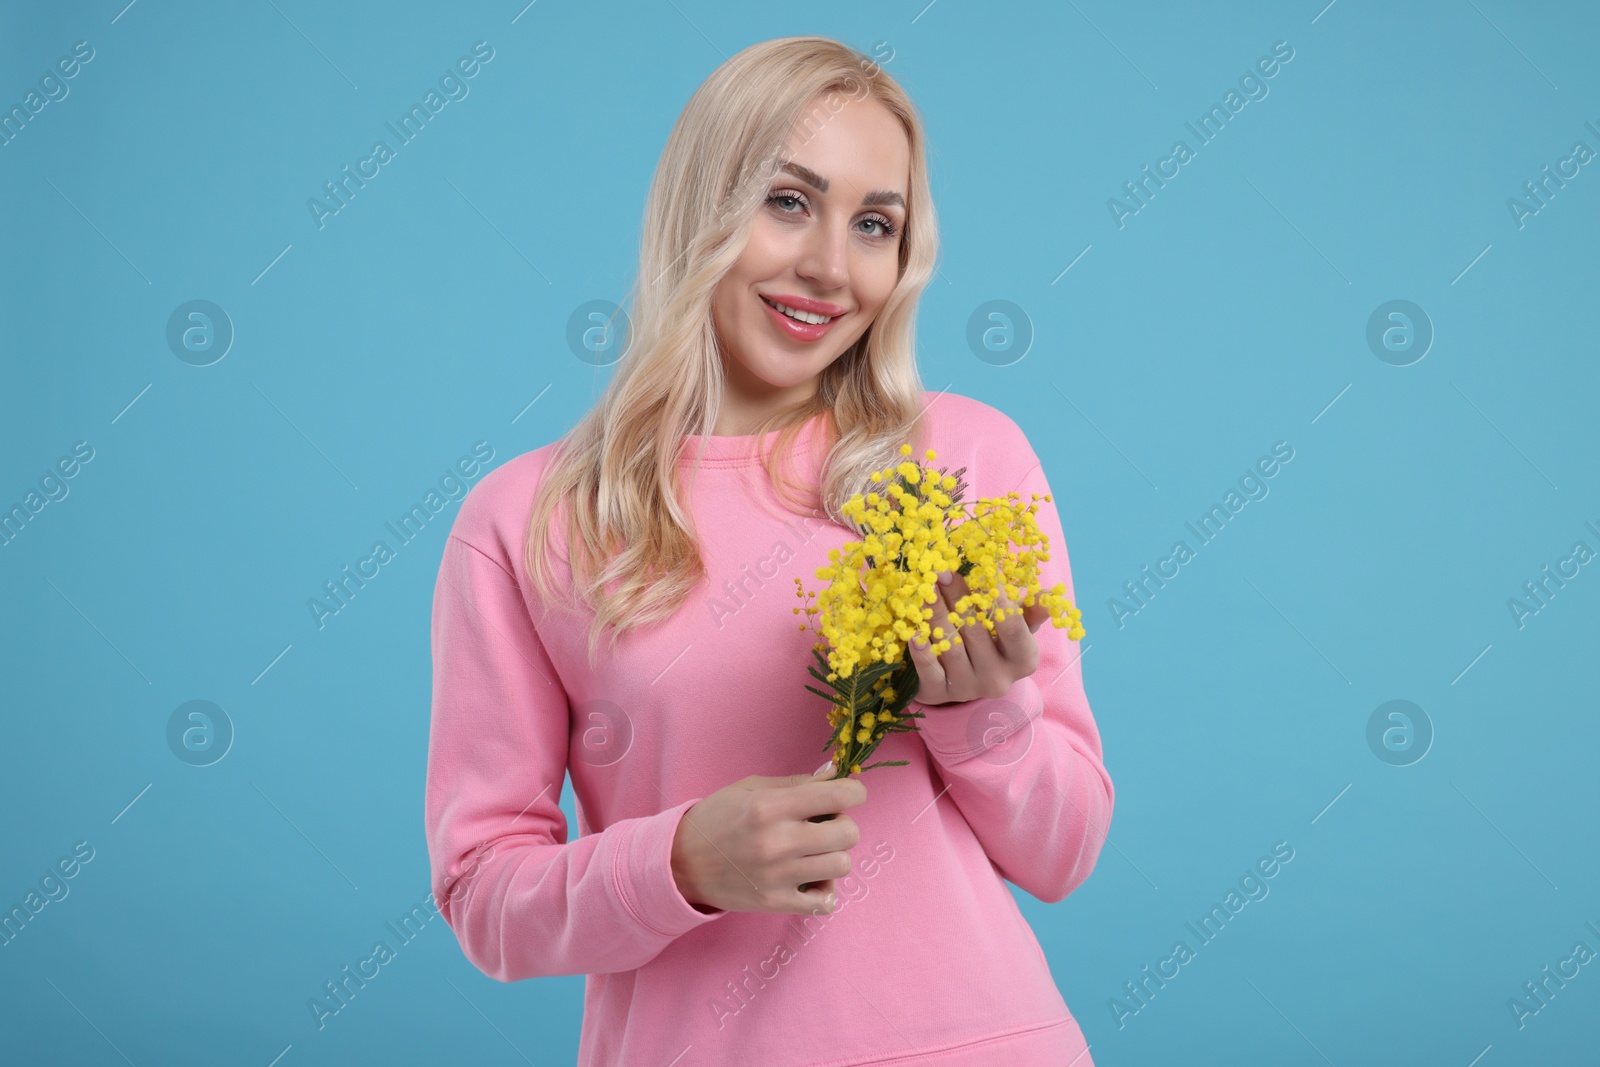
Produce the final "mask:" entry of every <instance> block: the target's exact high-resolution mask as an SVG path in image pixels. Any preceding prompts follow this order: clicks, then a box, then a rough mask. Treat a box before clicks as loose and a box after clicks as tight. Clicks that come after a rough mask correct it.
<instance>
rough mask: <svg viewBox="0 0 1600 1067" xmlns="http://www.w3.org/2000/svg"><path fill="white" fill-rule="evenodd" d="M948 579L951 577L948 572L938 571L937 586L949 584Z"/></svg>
mask: <svg viewBox="0 0 1600 1067" xmlns="http://www.w3.org/2000/svg"><path fill="white" fill-rule="evenodd" d="M950 577H951V575H950V572H949V571H940V572H939V584H940V585H949V584H950Z"/></svg>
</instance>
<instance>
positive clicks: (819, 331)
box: [761, 296, 843, 341]
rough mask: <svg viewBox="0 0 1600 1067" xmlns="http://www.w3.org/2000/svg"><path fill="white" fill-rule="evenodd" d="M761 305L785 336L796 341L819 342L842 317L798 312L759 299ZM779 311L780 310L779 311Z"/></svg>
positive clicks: (774, 302) (762, 298) (794, 309)
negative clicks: (764, 306)
mask: <svg viewBox="0 0 1600 1067" xmlns="http://www.w3.org/2000/svg"><path fill="white" fill-rule="evenodd" d="M761 303H762V304H764V305H766V308H767V314H768V316H770V317H771V318H772V320H773V322H774V323H775V324H776V325H777V327H778V329H780V330H782V331H783V332H784V333H785V334H786V335H787V336H789V337H792V338H794V339H795V340H796V341H816V340H820V339H821V338H822V336H823V335H824V334H826V333H827V332H828V328H829V327H830V326H832V325H833V324H834V323H836V322H838V321H839V320H840V319H841V318H843V316H842V315H834V316H831V317H828V316H823V315H814V314H812V313H811V312H809V311H800V310H798V309H796V308H791V307H788V306H787V305H783V304H779V303H777V302H776V301H772V300H768V299H767V298H766V297H764V296H763V297H761ZM780 309H781V310H780Z"/></svg>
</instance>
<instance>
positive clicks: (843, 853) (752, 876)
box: [672, 765, 867, 915]
mask: <svg viewBox="0 0 1600 1067" xmlns="http://www.w3.org/2000/svg"><path fill="white" fill-rule="evenodd" d="M832 773H833V767H832V766H831V765H830V766H827V767H823V768H821V770H819V771H818V772H817V773H816V774H794V775H788V776H786V777H781V778H774V777H769V776H766V775H759V774H756V775H751V776H750V777H748V778H745V779H743V780H742V781H738V782H734V783H733V784H732V785H729V786H725V787H723V788H722V789H719V790H717V791H716V792H715V793H712V794H711V795H710V796H708V797H706V798H705V799H704V800H702V801H700V802H699V803H698V804H695V805H694V806H693V807H691V808H689V809H688V810H687V811H686V812H684V814H683V818H682V819H681V820H679V822H678V830H677V833H676V834H675V835H674V836H673V839H672V876H673V878H674V880H675V881H676V882H677V883H678V891H679V892H680V893H682V894H683V899H685V900H687V901H688V902H689V903H690V904H692V905H694V906H695V907H696V908H697V909H698V910H700V911H710V910H712V909H717V910H721V911H771V912H779V913H782V914H793V915H816V914H819V913H821V914H828V913H831V912H832V911H833V910H834V905H835V903H836V900H837V896H836V893H835V891H834V879H836V878H843V877H844V876H845V875H847V874H849V873H850V853H849V851H848V850H849V849H851V848H853V847H854V846H855V845H856V844H857V843H858V842H859V841H860V840H861V830H860V828H859V827H857V826H856V823H855V820H854V819H852V818H850V817H849V816H848V815H839V814H837V813H839V812H842V811H844V810H845V809H846V808H853V807H855V806H856V805H857V804H861V803H864V802H865V801H866V799H867V787H866V786H865V785H863V784H862V783H861V781H860V779H859V778H827V777H824V775H827V774H832ZM815 816H824V817H825V818H824V820H823V821H821V822H812V821H810V820H811V819H812V818H813V817H815ZM829 816H832V817H829ZM802 886H804V887H805V888H804V890H802V888H801V887H802Z"/></svg>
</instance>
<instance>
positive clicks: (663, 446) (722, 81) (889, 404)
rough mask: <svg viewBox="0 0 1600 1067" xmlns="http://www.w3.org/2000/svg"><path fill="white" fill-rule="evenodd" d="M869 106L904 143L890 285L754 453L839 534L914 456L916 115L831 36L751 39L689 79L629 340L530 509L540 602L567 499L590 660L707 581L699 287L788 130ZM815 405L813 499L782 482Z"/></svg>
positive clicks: (751, 205) (766, 180)
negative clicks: (696, 498)
mask: <svg viewBox="0 0 1600 1067" xmlns="http://www.w3.org/2000/svg"><path fill="white" fill-rule="evenodd" d="M819 97H820V98H821V99H820V100H819ZM867 98H871V99H874V100H877V101H878V102H880V103H881V104H883V105H884V106H885V107H887V108H888V109H889V111H890V112H892V113H893V114H894V115H895V116H896V117H897V118H898V119H899V120H900V122H901V124H902V126H903V127H904V128H905V132H906V137H907V139H908V141H909V143H910V148H911V169H910V185H909V187H908V188H907V196H906V223H905V225H904V226H903V227H902V230H901V243H900V256H899V259H900V264H899V266H900V275H899V280H898V281H897V283H896V285H895V288H894V290H893V291H892V292H891V294H890V295H889V297H888V300H887V302H886V303H885V304H884V306H883V308H882V310H881V311H880V312H879V313H878V315H877V317H876V318H875V319H874V320H873V322H872V323H871V325H869V326H868V327H867V330H866V331H865V332H864V333H863V334H862V335H861V337H859V338H858V339H857V340H856V342H855V343H854V344H853V345H852V346H851V347H850V348H849V349H848V350H846V351H845V352H844V353H843V354H842V355H840V356H839V358H838V359H836V360H834V361H833V362H832V363H831V364H829V366H828V367H827V368H826V369H825V370H824V371H823V372H822V374H821V377H820V380H819V383H818V388H817V392H816V395H815V396H814V397H813V398H811V399H810V400H808V401H806V402H804V403H802V404H799V405H794V406H792V407H790V408H788V409H786V410H784V411H780V412H777V413H775V414H773V415H771V416H770V417H768V418H766V419H764V420H762V422H761V423H760V424H758V426H757V427H756V428H755V430H754V431H753V432H754V433H755V434H761V435H765V434H767V433H771V432H773V431H775V430H781V433H779V435H778V437H777V438H776V440H775V443H774V447H773V449H772V450H771V451H770V452H769V453H767V454H764V455H762V456H761V459H762V462H763V463H764V465H765V468H766V473H767V477H768V478H769V479H770V480H771V482H772V485H773V488H774V490H775V492H776V493H777V494H778V496H779V498H780V499H781V500H783V501H784V502H785V503H786V505H789V506H793V507H797V508H804V507H806V506H807V505H808V504H809V505H810V506H811V507H812V508H815V507H816V506H817V505H819V504H820V506H821V508H822V509H824V511H825V512H826V514H827V515H828V517H830V518H832V519H833V520H834V521H837V522H840V523H842V524H843V525H846V526H848V527H850V528H851V529H855V528H856V527H855V526H854V524H853V522H852V521H851V520H849V519H848V518H847V517H845V516H844V515H843V513H842V512H841V511H840V507H841V505H842V504H843V503H844V502H845V501H846V500H848V499H849V497H850V495H851V494H852V493H856V492H860V491H862V490H863V489H864V487H865V486H866V485H868V484H869V482H870V475H871V473H872V471H874V470H879V469H882V468H884V467H887V466H890V465H891V464H892V463H894V462H897V461H898V460H899V459H900V458H901V455H900V451H899V449H900V446H901V445H902V444H904V443H911V444H912V445H913V447H914V448H916V449H917V450H918V451H920V449H921V445H920V440H921V437H922V431H923V423H922V407H923V397H922V381H921V378H920V376H919V375H918V373H917V367H916V350H915V337H916V310H917V299H918V297H919V296H921V294H922V290H923V288H924V287H925V286H926V285H927V283H928V280H929V279H930V277H931V276H932V274H933V270H934V261H935V259H936V258H937V253H938V230H937V218H936V216H935V213H934V208H933V201H932V198H931V196H930V192H929V185H928V174H927V162H926V158H925V153H924V143H925V139H924V133H923V127H922V121H921V117H920V115H919V114H918V112H917V110H916V108H915V105H913V104H912V102H911V99H910V98H909V97H908V96H907V95H906V93H905V91H904V90H903V89H901V87H900V85H899V84H898V83H897V82H895V80H894V79H893V78H891V77H889V76H888V75H887V74H885V73H884V72H883V69H882V68H881V67H879V66H878V65H877V64H876V63H875V62H873V61H872V60H870V59H868V58H867V57H866V56H864V55H862V54H861V53H859V52H857V51H856V50H854V49H852V48H850V47H848V46H847V45H844V44H841V43H840V42H838V41H834V40H831V39H829V38H826V37H785V38H779V39H776V40H770V41H763V42H761V43H759V44H754V45H751V46H750V47H748V48H746V49H744V50H743V51H741V52H739V53H738V54H736V55H735V56H733V57H732V58H731V59H729V60H727V61H726V62H725V63H723V64H722V65H721V66H720V67H718V68H717V69H716V70H715V71H713V72H712V74H711V76H710V77H708V78H707V79H706V80H705V82H704V83H702V84H701V85H700V87H699V88H698V89H697V90H696V91H695V93H694V95H693V96H692V97H690V99H689V102H688V103H687V104H686V105H685V106H684V109H683V112H682V114H680V115H679V116H678V121H677V123H676V124H675V125H674V126H673V128H672V133H671V135H670V136H669V137H668V138H667V143H666V147H665V148H664V149H663V150H662V153H661V160H660V163H659V164H658V165H657V167H656V172H655V177H654V180H653V182H652V184H651V187H650V194H649V198H648V201H647V203H646V205H645V214H644V226H643V236H642V240H641V247H640V253H639V273H638V276H637V277H636V278H635V280H634V284H633V288H632V290H631V292H630V296H631V297H632V301H633V311H632V314H631V316H630V318H631V334H632V336H631V338H630V343H629V346H628V349H627V351H626V352H625V353H624V355H623V357H622V359H621V360H620V362H619V364H618V367H617V371H616V373H615V375H613V377H612V378H611V380H610V382H609V383H608V384H607V386H606V388H605V390H604V392H603V394H602V395H601V397H600V399H599V401H598V402H597V403H596V404H595V405H594V407H593V408H592V409H591V410H590V411H589V412H588V413H587V414H585V415H584V416H583V418H582V419H581V420H580V421H579V422H578V423H577V425H575V426H574V427H573V428H572V429H571V430H570V431H568V433H567V434H565V435H564V436H563V437H562V438H561V439H560V441H559V442H558V443H557V445H556V447H555V448H553V449H552V450H551V459H550V461H549V464H548V465H547V467H546V469H545V470H544V472H543V474H542V476H541V478H540V481H539V486H538V489H537V490H536V491H535V493H534V501H533V503H532V505H531V507H530V515H529V525H528V534H527V544H526V553H527V566H528V573H529V576H530V579H531V581H532V583H533V585H534V588H535V590H536V591H537V592H538V594H539V595H540V596H541V597H542V598H544V600H545V602H546V603H550V602H552V601H554V600H555V599H557V598H556V595H555V592H554V589H555V585H556V582H555V580H554V575H553V572H552V571H551V570H550V569H549V565H548V559H547V554H548V551H549V549H550V547H551V543H550V532H549V528H548V527H549V524H550V520H551V518H552V516H553V515H554V514H555V513H556V512H557V510H558V509H560V508H561V505H562V504H563V503H565V504H566V505H567V507H566V508H565V519H564V525H565V529H566V540H567V546H568V557H569V561H570V563H571V566H572V574H573V579H574V586H575V587H576V589H575V590H574V591H575V592H578V593H579V595H581V597H582V598H583V600H584V601H585V602H587V603H588V604H590V605H591V606H592V608H593V610H594V613H595V616H594V622H593V625H592V626H591V628H590V632H589V657H590V662H591V665H592V664H593V662H594V656H595V650H596V647H597V645H598V643H599V639H600V636H601V633H602V631H603V630H605V629H606V628H607V627H609V628H610V629H611V644H612V646H613V647H614V646H615V643H616V640H617V638H618V637H619V636H620V635H621V633H622V632H623V631H625V630H627V629H630V628H632V627H636V626H643V625H646V624H649V623H652V622H656V621H658V620H661V619H664V618H667V617H669V616H671V615H672V614H674V613H675V612H676V611H677V610H678V608H679V607H680V606H681V605H682V603H683V601H684V600H685V599H686V598H687V597H688V595H689V594H690V593H691V592H692V591H693V589H694V588H695V586H696V585H698V584H699V583H700V582H701V580H702V579H704V577H705V574H706V571H705V566H704V564H703V562H702V560H701V558H700V552H699V541H698V539H697V538H696V536H695V531H694V523H693V519H692V518H691V516H690V514H689V511H688V509H687V506H686V501H687V499H688V498H687V495H686V494H682V495H680V493H681V491H682V489H683V485H682V480H681V478H680V476H679V459H680V456H681V455H684V454H685V451H684V442H683V437H684V436H685V435H687V434H699V435H701V436H702V437H704V436H709V435H710V434H711V431H712V428H713V427H714V426H715V424H716V419H717V410H718V404H719V401H720V399H721V396H722V391H723V382H724V370H723V366H722V359H721V356H720V354H719V351H718V348H717V343H716V337H715V333H714V330H713V325H712V316H711V300H712V294H713V292H714V290H715V289H716V286H717V283H718V282H719V281H720V280H721V279H722V277H723V276H724V275H725V274H726V273H727V272H728V270H729V269H731V268H732V266H733V265H734V263H735V262H736V261H737V260H738V258H739V256H740V254H741V253H742V252H743V250H744V248H745V245H746V243H747V242H748V240H749V237H750V231H751V227H752V224H753V222H754V219H755V216H756V212H757V211H758V209H759V208H760V207H761V205H762V204H763V203H764V202H765V200H766V196H767V193H768V191H769V189H770V183H771V182H772V180H773V178H774V177H775V176H776V175H777V173H778V171H779V168H780V167H781V166H782V164H783V163H784V162H786V161H787V159H788V155H789V138H790V136H791V134H794V133H798V135H799V136H801V137H803V138H805V139H807V140H809V138H810V136H812V135H813V134H814V132H815V130H816V129H817V128H818V126H819V125H820V124H821V123H826V122H827V121H828V119H829V117H831V116H832V115H833V114H834V113H837V112H838V111H839V110H840V108H842V107H844V106H845V104H846V103H847V102H848V101H850V100H862V99H867ZM819 113H821V114H820V117H819ZM815 415H822V416H823V418H822V420H821V426H820V427H819V428H818V430H817V436H816V438H815V440H814V443H813V448H814V449H815V450H816V451H817V452H818V454H821V455H823V457H824V462H823V465H822V468H821V474H822V484H821V485H820V486H808V487H806V488H807V491H808V493H809V494H810V497H809V499H808V498H807V497H805V496H800V495H796V494H795V493H793V492H792V490H793V488H794V487H793V486H792V485H791V483H790V482H789V480H788V478H787V477H786V476H785V475H784V474H783V472H782V470H781V469H780V467H779V463H778V459H779V457H780V456H782V455H784V454H786V453H787V452H788V451H789V449H790V446H791V445H792V443H793V441H794V439H795V437H796V436H797V434H798V431H799V430H800V429H801V428H802V426H803V424H804V423H805V422H807V421H808V420H809V419H810V418H811V417H812V416H815ZM697 470H698V468H697ZM564 599H565V600H566V602H567V603H569V604H572V605H573V606H576V601H575V600H573V599H571V598H570V597H567V598H564Z"/></svg>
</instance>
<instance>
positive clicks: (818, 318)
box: [761, 297, 837, 326]
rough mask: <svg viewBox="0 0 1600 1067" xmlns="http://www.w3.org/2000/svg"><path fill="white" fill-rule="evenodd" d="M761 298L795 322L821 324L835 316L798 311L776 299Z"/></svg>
mask: <svg viewBox="0 0 1600 1067" xmlns="http://www.w3.org/2000/svg"><path fill="white" fill-rule="evenodd" d="M761 299H762V300H766V301H767V303H769V304H771V305H772V306H773V307H775V308H777V309H778V310H779V311H781V312H782V313H783V314H785V315H787V316H789V317H790V318H791V319H794V320H795V321H796V322H808V323H810V324H811V325H813V326H821V325H822V324H823V323H825V322H832V321H833V320H834V319H835V318H836V317H837V316H834V315H813V314H812V313H811V312H809V311H799V310H797V309H795V308H792V307H789V306H788V305H787V304H780V303H778V302H777V301H776V300H767V298H766V297H762V298H761Z"/></svg>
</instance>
